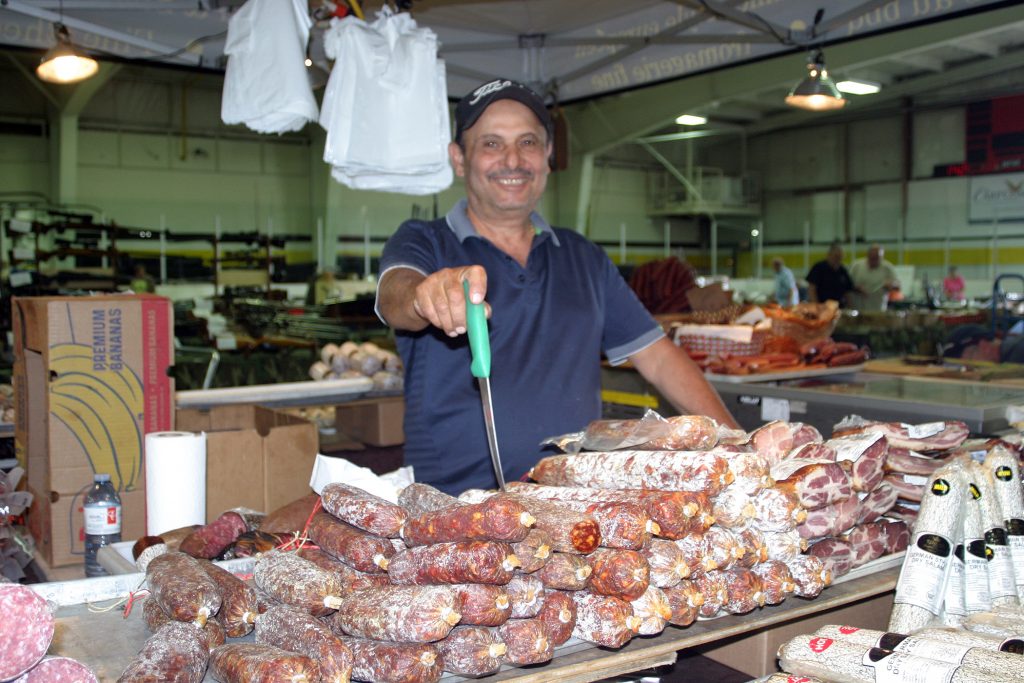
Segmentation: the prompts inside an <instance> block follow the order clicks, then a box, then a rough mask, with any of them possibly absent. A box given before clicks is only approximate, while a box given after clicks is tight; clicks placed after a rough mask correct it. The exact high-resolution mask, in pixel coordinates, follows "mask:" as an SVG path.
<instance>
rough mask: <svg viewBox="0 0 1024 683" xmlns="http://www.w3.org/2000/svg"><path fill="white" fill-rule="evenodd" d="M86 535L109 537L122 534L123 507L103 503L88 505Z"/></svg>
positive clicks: (86, 510)
mask: <svg viewBox="0 0 1024 683" xmlns="http://www.w3.org/2000/svg"><path fill="white" fill-rule="evenodd" d="M83 509H84V510H85V533H87V534H90V535H93V536H108V535H110V534H119V533H121V506H120V505H111V504H109V503H101V504H99V505H86V506H84V508H83Z"/></svg>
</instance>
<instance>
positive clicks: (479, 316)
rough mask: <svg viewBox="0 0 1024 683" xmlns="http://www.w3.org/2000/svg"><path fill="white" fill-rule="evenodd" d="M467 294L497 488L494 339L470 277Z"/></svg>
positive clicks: (476, 372) (472, 346)
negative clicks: (471, 292)
mask: <svg viewBox="0 0 1024 683" xmlns="http://www.w3.org/2000/svg"><path fill="white" fill-rule="evenodd" d="M462 291H463V293H465V295H466V331H467V332H468V334H469V350H470V351H471V352H472V355H473V362H472V364H471V365H470V366H469V369H470V372H472V373H473V376H474V377H476V378H477V382H478V383H479V384H480V404H481V405H482V406H483V409H484V426H485V427H486V428H487V447H488V448H489V449H490V451H491V464H492V465H493V466H494V475H495V477H497V479H498V488H499V489H501V490H502V491H504V490H505V475H504V474H503V473H502V471H501V454H500V453H499V452H498V436H497V434H495V432H494V404H493V403H492V402H491V340H490V333H489V331H488V329H487V314H486V312H485V311H484V305H483V304H482V303H479V304H474V303H473V302H471V301H470V300H469V281H467V280H463V281H462Z"/></svg>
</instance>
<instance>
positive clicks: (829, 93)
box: [786, 50, 846, 111]
mask: <svg viewBox="0 0 1024 683" xmlns="http://www.w3.org/2000/svg"><path fill="white" fill-rule="evenodd" d="M786 104H788V105H789V106H791V107H798V108H800V109H809V110H810V111H827V110H829V109H842V108H843V107H845V106H846V100H844V99H843V95H842V93H840V92H839V90H838V89H837V88H836V84H835V82H834V81H833V80H832V78H831V77H829V75H828V70H827V69H826V68H825V56H824V55H823V54H822V52H821V50H818V51H816V52H815V53H814V54H813V55H812V56H811V58H810V59H809V60H808V61H807V76H806V77H805V78H804V79H803V80H802V81H800V82H799V83H797V84H796V85H795V86H794V87H793V89H792V90H790V91H789V95H787V96H786Z"/></svg>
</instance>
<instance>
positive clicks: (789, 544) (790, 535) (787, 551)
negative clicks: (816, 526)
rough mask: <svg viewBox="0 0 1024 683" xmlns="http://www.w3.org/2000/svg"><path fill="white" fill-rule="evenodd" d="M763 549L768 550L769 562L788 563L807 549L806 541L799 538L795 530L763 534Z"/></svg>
mask: <svg viewBox="0 0 1024 683" xmlns="http://www.w3.org/2000/svg"><path fill="white" fill-rule="evenodd" d="M764 542H765V547H766V548H767V549H768V559H769V560H780V561H782V562H789V561H790V560H792V559H793V558H795V557H799V556H800V554H801V553H802V552H803V551H804V550H806V549H807V539H806V538H803V537H802V536H800V533H799V532H798V531H797V530H796V529H792V530H790V531H780V532H771V531H766V532H764Z"/></svg>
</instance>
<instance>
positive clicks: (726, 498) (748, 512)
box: [712, 482, 757, 529]
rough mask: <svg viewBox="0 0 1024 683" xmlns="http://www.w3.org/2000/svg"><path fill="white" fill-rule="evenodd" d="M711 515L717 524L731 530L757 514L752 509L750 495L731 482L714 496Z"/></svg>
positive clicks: (755, 509)
mask: <svg viewBox="0 0 1024 683" xmlns="http://www.w3.org/2000/svg"><path fill="white" fill-rule="evenodd" d="M712 513H713V514H714V515H715V522H716V523H717V524H719V525H720V526H723V527H726V528H729V529H731V528H733V527H738V526H743V525H744V524H746V523H747V521H748V520H749V519H751V518H752V517H753V516H754V515H756V514H757V508H755V507H754V503H753V501H752V500H751V496H750V493H748V492H747V491H745V490H743V489H742V488H740V487H739V486H737V485H736V483H735V482H733V483H732V484H729V485H728V486H726V487H725V488H724V489H722V491H721V493H719V494H718V495H717V496H715V499H714V507H713V508H712Z"/></svg>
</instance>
